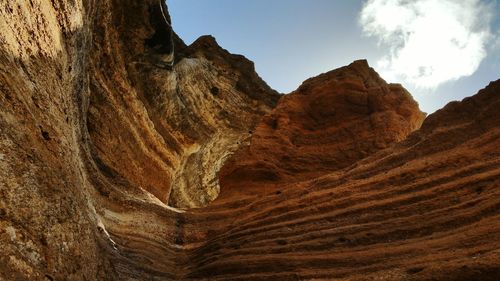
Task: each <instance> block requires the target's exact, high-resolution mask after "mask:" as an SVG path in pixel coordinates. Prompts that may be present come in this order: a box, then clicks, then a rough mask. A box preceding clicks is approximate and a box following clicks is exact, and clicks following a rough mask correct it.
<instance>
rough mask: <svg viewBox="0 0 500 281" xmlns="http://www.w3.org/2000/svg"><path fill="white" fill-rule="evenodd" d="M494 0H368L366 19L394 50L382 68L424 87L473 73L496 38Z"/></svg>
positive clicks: (368, 29)
mask: <svg viewBox="0 0 500 281" xmlns="http://www.w3.org/2000/svg"><path fill="white" fill-rule="evenodd" d="M489 8H490V7H489V6H488V5H487V4H484V1H483V2H481V1H480V0H368V1H367V2H366V3H365V4H364V6H363V9H362V11H361V15H360V24H361V26H362V28H363V32H364V33H365V34H366V35H368V36H373V37H375V38H378V39H379V43H380V46H382V47H387V50H388V54H387V55H386V56H385V57H383V58H382V59H381V60H380V61H379V62H378V70H379V71H380V72H381V74H382V75H383V76H384V77H385V78H387V79H392V80H403V81H405V82H409V83H411V84H413V85H414V86H416V87H419V88H429V89H432V88H435V87H437V86H439V85H440V84H442V83H444V82H447V81H450V80H456V79H459V78H460V77H464V76H469V75H472V74H473V73H474V72H475V71H476V70H477V69H478V67H479V65H480V63H481V61H482V60H483V59H484V58H485V57H486V45H487V44H488V42H489V41H490V40H491V39H493V38H492V37H493V36H492V34H491V32H490V27H489V25H490V22H491V18H492V13H491V10H489Z"/></svg>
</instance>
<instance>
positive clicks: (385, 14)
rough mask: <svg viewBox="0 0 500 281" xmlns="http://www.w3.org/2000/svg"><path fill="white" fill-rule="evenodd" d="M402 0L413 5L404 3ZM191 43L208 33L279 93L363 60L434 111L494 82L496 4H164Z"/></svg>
mask: <svg viewBox="0 0 500 281" xmlns="http://www.w3.org/2000/svg"><path fill="white" fill-rule="evenodd" d="M405 2H411V3H412V4H407V3H405ZM167 4H168V6H169V10H170V14H171V16H172V20H173V26H174V29H175V31H176V32H177V33H178V34H179V35H180V36H181V38H183V40H184V41H185V42H186V43H187V44H190V43H192V42H193V41H194V40H196V38H198V37H199V36H201V35H205V34H211V35H213V36H214V37H215V38H216V39H217V41H218V42H219V44H220V45H221V46H222V47H223V48H225V49H227V50H229V51H230V52H232V53H238V54H243V55H245V56H246V57H247V58H249V59H250V60H252V61H254V62H255V66H256V69H257V72H258V73H259V75H260V76H261V77H262V78H263V79H264V80H265V81H266V82H267V83H268V84H269V85H270V86H271V87H273V88H274V89H276V90H278V91H279V92H282V93H289V92H291V91H293V90H295V89H296V88H297V87H298V86H299V85H300V84H301V83H302V81H304V80H305V79H307V78H309V77H313V76H316V75H318V74H320V73H323V72H326V71H329V70H332V69H335V68H338V67H340V66H343V65H346V64H349V63H350V62H352V61H353V60H356V59H362V58H364V59H367V60H368V62H369V63H370V65H371V66H372V67H374V68H375V69H376V70H377V71H378V72H379V73H380V74H381V75H382V77H383V78H384V79H386V80H387V81H388V82H397V83H401V84H403V85H404V86H405V87H406V88H407V89H408V90H409V91H410V92H411V93H412V94H413V96H414V98H415V99H416V100H417V101H418V102H419V104H420V107H421V109H422V110H423V111H425V112H428V113H431V112H433V111H435V110H437V109H439V108H441V107H443V106H444V105H445V104H446V103H448V102H449V101H452V100H461V99H462V98H464V97H466V96H470V95H472V94H474V93H476V92H477V90H479V89H481V88H483V87H484V86H486V85H487V84H488V83H489V82H490V81H493V80H496V79H499V78H500V39H499V38H500V35H499V33H498V30H500V15H499V11H500V3H499V2H498V1H496V0H483V1H481V0H415V1H402V0H367V1H362V0H210V1H209V0H167Z"/></svg>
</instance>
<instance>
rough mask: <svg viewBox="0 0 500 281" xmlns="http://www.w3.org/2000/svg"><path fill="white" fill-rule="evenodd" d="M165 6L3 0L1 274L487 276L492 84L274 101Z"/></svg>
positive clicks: (384, 87) (491, 244) (308, 87)
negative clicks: (448, 92)
mask: <svg viewBox="0 0 500 281" xmlns="http://www.w3.org/2000/svg"><path fill="white" fill-rule="evenodd" d="M166 9H167V7H165V6H164V5H162V4H161V2H160V1H157V0H146V1H132V0H124V1H111V0H102V1H93V0H91V1H79V0H76V1H75V0H71V1H69V0H56V1H48V0H37V1H29V2H28V1H24V2H23V1H16V2H14V1H4V3H2V4H0V15H1V17H0V30H1V36H0V250H1V252H2V255H0V280H273V279H274V280H464V281H465V280H498V279H499V278H500V277H499V276H500V266H499V264H500V249H499V246H498V245H499V244H500V223H499V221H500V220H499V219H500V199H499V198H500V196H499V195H500V194H499V192H500V190H499V188H498V186H499V184H500V149H499V148H500V111H498V107H499V106H500V95H499V92H500V80H499V81H496V82H492V83H491V84H490V85H489V86H488V87H486V88H485V89H483V90H481V91H480V92H479V93H478V94H476V95H475V96H473V97H471V98H467V99H465V100H464V101H462V102H453V103H450V104H449V105H447V106H446V107H445V108H443V109H442V110H440V111H438V112H436V113H435V114H432V115H430V116H429V117H427V118H426V119H425V121H424V117H425V116H424V115H423V114H422V113H421V112H420V110H419V109H418V105H417V104H416V103H415V102H414V101H413V99H412V98H411V96H410V95H409V94H408V92H406V90H405V89H404V88H403V87H402V86H400V85H396V84H387V83H386V82H385V81H384V80H382V79H381V78H380V77H379V76H378V75H377V74H376V73H375V72H374V71H373V70H372V69H371V68H370V67H369V66H368V64H367V62H366V61H357V62H354V63H353V64H351V65H349V66H346V67H343V68H340V69H337V70H334V71H331V72H328V73H325V74H322V75H320V76H318V77H315V78H312V79H310V80H308V81H306V82H304V84H303V85H302V86H301V87H299V89H297V90H296V91H295V92H293V93H291V94H289V95H286V96H280V95H279V94H278V93H276V92H275V91H274V90H272V89H271V88H270V87H269V86H267V85H266V83H265V82H263V81H262V80H261V79H260V78H259V76H258V75H257V74H256V73H255V71H254V67H253V64H252V63H251V62H250V61H248V60H247V59H245V58H244V57H242V56H239V55H232V54H229V53H228V52H227V51H225V50H224V49H222V48H221V47H219V46H218V45H217V43H216V41H215V39H214V38H212V37H210V36H205V37H201V38H200V39H198V40H197V41H196V42H195V43H193V44H192V45H190V46H186V45H185V44H184V43H183V42H182V40H181V39H180V38H178V37H177V35H176V34H175V33H174V32H173V31H172V29H171V26H170V18H169V16H168V11H167V10H166ZM422 122H423V124H422ZM219 193H220V194H219Z"/></svg>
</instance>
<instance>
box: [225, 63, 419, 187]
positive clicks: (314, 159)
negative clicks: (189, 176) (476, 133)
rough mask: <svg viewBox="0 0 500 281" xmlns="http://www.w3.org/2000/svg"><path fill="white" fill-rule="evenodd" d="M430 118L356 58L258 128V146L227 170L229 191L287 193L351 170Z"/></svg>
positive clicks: (254, 142)
mask: <svg viewBox="0 0 500 281" xmlns="http://www.w3.org/2000/svg"><path fill="white" fill-rule="evenodd" d="M424 117H425V115H424V114H423V113H422V112H421V111H420V110H419V109H418V105H417V103H416V102H415V101H414V100H413V98H412V97H411V95H410V94H409V93H408V92H407V91H406V90H405V89H404V88H403V87H401V86H400V85H395V84H387V83H386V82H385V81H384V80H382V79H381V78H380V77H379V76H378V74H377V73H376V72H375V71H374V70H373V69H372V68H370V67H369V66H368V63H367V62H366V61H356V62H354V63H352V64H351V65H349V66H346V67H343V68H340V69H337V70H334V71H331V72H328V73H325V74H322V75H320V76H318V77H315V78H311V79H309V80H307V81H305V82H304V83H303V84H302V85H301V86H300V87H299V89H298V90H296V91H295V92H293V93H291V94H289V95H287V96H285V97H283V98H282V99H281V100H280V102H279V104H278V106H277V108H276V109H274V110H273V111H272V113H270V114H268V115H266V116H265V118H264V120H263V121H262V122H261V123H259V125H258V126H257V128H256V131H255V133H254V134H253V135H252V139H251V145H250V146H246V147H244V148H242V149H241V150H240V151H239V152H238V153H237V154H236V155H235V156H234V157H233V158H232V159H231V161H229V162H228V163H227V164H226V165H225V168H224V169H223V170H222V171H221V178H222V181H223V183H224V192H229V191H230V190H236V191H239V190H242V189H245V188H250V187H254V186H255V187H256V188H257V189H259V190H262V189H263V188H262V186H266V187H268V188H269V189H273V187H275V188H282V186H283V183H284V182H286V183H292V182H295V181H298V180H303V179H310V178H314V177H317V176H321V175H323V174H325V173H327V172H333V171H336V170H339V169H342V168H345V167H348V166H350V165H352V164H354V163H355V162H357V161H359V160H360V159H363V158H365V157H367V156H368V155H370V154H372V153H373V152H375V151H377V150H380V149H383V148H386V147H388V146H390V145H391V144H394V143H396V142H399V141H402V140H404V139H405V138H406V137H407V136H408V134H410V133H411V132H412V131H414V130H416V129H417V128H419V127H420V125H421V124H422V121H423V119H424ZM233 186H234V188H233ZM242 186H243V187H242Z"/></svg>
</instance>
